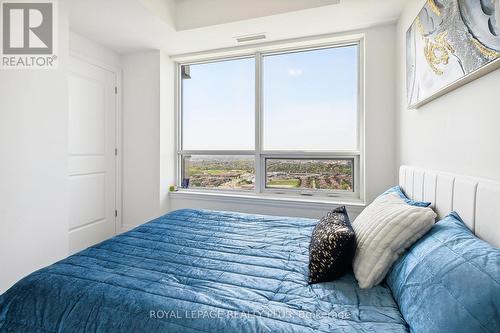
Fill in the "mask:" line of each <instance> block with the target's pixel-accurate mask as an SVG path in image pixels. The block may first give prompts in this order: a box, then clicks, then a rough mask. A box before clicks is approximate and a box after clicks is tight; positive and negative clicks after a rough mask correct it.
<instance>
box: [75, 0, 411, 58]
mask: <svg viewBox="0 0 500 333" xmlns="http://www.w3.org/2000/svg"><path fill="white" fill-rule="evenodd" d="M229 1H231V2H233V3H239V5H232V6H224V4H227V3H228V2H229ZM263 2H267V3H268V5H262V3H263ZM335 2H336V1H335V0H65V4H66V3H67V5H68V9H69V20H70V27H71V29H72V30H73V31H75V32H77V33H80V34H82V35H84V36H86V37H88V38H90V39H92V40H94V41H97V42H99V43H101V44H102V45H105V46H107V47H109V48H111V49H113V50H115V51H117V52H119V53H122V54H123V53H130V52H135V51H140V50H146V49H163V50H164V51H165V52H167V53H168V54H182V53H189V52H197V51H203V50H210V49H217V48H225V47H233V46H238V45H241V44H238V43H237V42H236V40H235V38H234V37H235V36H241V35H249V34H255V33H265V34H266V36H267V39H266V40H265V41H267V42H268V41H274V40H281V39H289V38H296V37H305V36H310V35H319V34H327V33H335V32H342V31H348V30H355V29H361V28H366V27H369V26H373V25H378V24H382V23H385V22H394V21H395V20H397V18H398V17H399V15H400V14H401V11H402V9H403V7H404V5H405V2H406V1H405V0H378V1H373V0H341V1H340V4H335ZM250 3H251V4H252V5H253V4H255V6H253V7H255V8H254V9H252V10H249V4H250ZM259 3H260V4H261V5H260V7H259V6H258V5H257V4H259ZM306 3H308V4H306ZM327 3H333V4H332V5H328V4H327ZM306 5H307V7H310V8H306V9H302V8H304V7H306ZM318 6H319V7H318ZM278 13H279V14H278ZM255 16H258V17H255ZM193 27H194V28H193Z"/></svg>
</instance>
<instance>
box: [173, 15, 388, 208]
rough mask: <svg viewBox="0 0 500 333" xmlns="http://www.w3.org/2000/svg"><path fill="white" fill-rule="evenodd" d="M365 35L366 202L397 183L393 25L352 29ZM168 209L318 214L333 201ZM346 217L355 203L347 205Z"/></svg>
mask: <svg viewBox="0 0 500 333" xmlns="http://www.w3.org/2000/svg"><path fill="white" fill-rule="evenodd" d="M354 33H364V34H365V123H366V124H365V154H366V167H365V179H366V183H365V184H366V185H365V187H366V189H365V190H366V200H367V202H371V201H372V200H373V199H374V198H375V197H376V196H377V195H379V194H380V193H381V192H383V191H385V190H386V189H387V188H389V187H390V186H393V185H395V184H396V174H397V168H396V167H395V165H396V156H395V151H396V145H395V137H396V134H395V133H396V128H395V126H396V121H395V117H396V103H395V100H396V95H395V91H396V84H395V80H396V68H395V65H394V64H395V63H396V48H395V43H394V40H395V38H396V26H395V25H394V24H390V25H384V26H378V27H373V28H370V29H367V30H362V31H354ZM170 197H171V205H170V209H179V208H209V209H219V210H236V211H242V212H254V213H262V214H271V215H288V216H303V217H318V216H322V215H324V213H325V210H328V209H329V208H330V207H331V206H332V205H331V204H322V205H314V204H313V205H311V204H309V203H298V204H297V203H292V204H291V203H289V202H288V203H285V202H281V203H274V204H263V203H262V201H253V202H252V201H247V202H246V203H245V201H244V200H229V199H228V198H220V197H218V198H217V197H216V198H211V197H207V198H205V199H203V200H200V199H199V197H196V198H193V199H189V197H188V196H187V195H176V194H174V195H171V196H170ZM348 209H349V213H350V215H351V218H354V217H355V216H356V215H357V214H358V213H359V211H360V209H359V207H357V206H351V207H348Z"/></svg>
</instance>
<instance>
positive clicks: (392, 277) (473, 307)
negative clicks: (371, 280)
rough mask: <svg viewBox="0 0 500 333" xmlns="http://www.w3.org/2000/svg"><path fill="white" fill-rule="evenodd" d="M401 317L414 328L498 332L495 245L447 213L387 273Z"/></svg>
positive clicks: (499, 254)
mask: <svg viewBox="0 0 500 333" xmlns="http://www.w3.org/2000/svg"><path fill="white" fill-rule="evenodd" d="M387 284H388V286H389V287H390V288H391V290H392V293H393V295H394V298H395V300H396V302H397V303H398V305H399V309H400V310H401V313H402V314H403V317H404V319H405V320H406V322H407V323H408V324H409V325H410V329H411V331H412V332H414V333H419V332H425V333H430V332H440V333H443V332H445V333H446V332H450V333H451V332H453V333H461V332H464V333H465V332H467V333H468V332H500V250H499V249H496V248H494V247H493V246H491V245H489V244H488V243H486V242H484V241H482V240H480V239H479V238H477V237H476V236H475V235H474V234H473V233H472V232H471V231H470V230H469V229H468V228H467V227H466V226H465V224H464V223H463V222H462V220H461V219H460V217H459V216H458V214H457V213H451V214H450V215H448V216H447V217H445V218H444V219H443V220H441V221H439V222H438V223H436V224H435V225H434V226H433V228H432V229H431V231H429V232H428V233H427V234H426V235H425V236H424V237H422V238H421V239H420V240H419V241H417V242H416V243H415V244H414V245H413V246H412V247H411V248H410V249H409V250H408V251H407V252H406V253H405V254H404V255H403V256H402V257H401V258H399V260H398V261H396V262H395V263H394V265H393V266H392V268H391V270H390V271H389V274H388V275H387Z"/></svg>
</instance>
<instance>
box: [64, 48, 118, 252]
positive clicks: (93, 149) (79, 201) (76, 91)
mask: <svg viewBox="0 0 500 333" xmlns="http://www.w3.org/2000/svg"><path fill="white" fill-rule="evenodd" d="M68 84H69V87H68V89H69V116H68V121H69V126H68V128H69V133H68V134H69V138H68V155H69V156H68V161H69V165H68V170H69V193H70V198H69V202H70V206H69V251H70V254H72V253H75V252H78V251H80V250H82V249H85V248H87V247H89V246H91V245H94V244H96V243H98V242H100V241H103V240H105V239H107V238H109V237H112V236H113V235H114V234H115V232H116V231H115V219H116V150H115V149H116V90H115V85H116V75H115V73H113V72H110V71H108V70H105V69H103V68H100V67H98V66H95V65H92V64H89V63H87V62H84V61H82V60H79V59H77V58H75V57H71V59H70V74H69V83H68Z"/></svg>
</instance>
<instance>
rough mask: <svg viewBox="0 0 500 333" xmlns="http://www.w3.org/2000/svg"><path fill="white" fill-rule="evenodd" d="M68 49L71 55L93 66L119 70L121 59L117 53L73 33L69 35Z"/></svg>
mask: <svg viewBox="0 0 500 333" xmlns="http://www.w3.org/2000/svg"><path fill="white" fill-rule="evenodd" d="M69 49H70V53H71V54H72V55H73V54H74V55H77V56H80V57H83V58H85V59H87V60H90V61H92V62H93V63H94V64H98V65H105V66H109V67H112V68H116V69H120V68H121V57H120V55H119V54H118V53H116V52H114V51H112V50H110V49H109V48H107V47H104V46H102V45H100V44H98V43H96V42H94V41H92V40H90V39H88V38H86V37H84V36H82V35H80V34H78V33H76V32H74V31H70V33H69Z"/></svg>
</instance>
